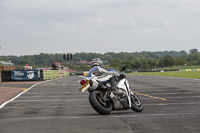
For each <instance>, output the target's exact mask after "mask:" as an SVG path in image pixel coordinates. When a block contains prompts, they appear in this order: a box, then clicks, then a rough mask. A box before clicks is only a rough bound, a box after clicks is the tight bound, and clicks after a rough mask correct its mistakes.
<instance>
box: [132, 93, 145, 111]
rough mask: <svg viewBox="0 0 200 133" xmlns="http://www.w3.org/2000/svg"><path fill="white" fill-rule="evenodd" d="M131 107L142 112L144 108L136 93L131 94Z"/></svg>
mask: <svg viewBox="0 0 200 133" xmlns="http://www.w3.org/2000/svg"><path fill="white" fill-rule="evenodd" d="M131 109H132V110H134V111H135V112H142V111H143V109H144V107H143V105H142V102H141V100H140V98H139V97H138V96H137V95H136V94H134V95H131Z"/></svg>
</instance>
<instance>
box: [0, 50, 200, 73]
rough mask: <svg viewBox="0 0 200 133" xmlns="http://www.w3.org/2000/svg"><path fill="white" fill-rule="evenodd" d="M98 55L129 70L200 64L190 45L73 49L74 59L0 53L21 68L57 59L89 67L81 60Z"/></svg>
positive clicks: (46, 64)
mask: <svg viewBox="0 0 200 133" xmlns="http://www.w3.org/2000/svg"><path fill="white" fill-rule="evenodd" d="M96 57H98V58H101V59H102V60H103V61H104V62H105V63H104V65H106V66H107V67H112V68H114V69H119V68H120V66H121V65H122V64H126V66H127V69H128V70H130V71H144V70H152V69H158V68H163V67H171V66H183V65H186V64H187V65H200V52H198V50H197V49H191V50H190V51H189V53H187V52H185V51H179V52H177V51H163V52H162V51H160V52H147V51H143V52H133V53H128V52H120V53H114V52H108V53H105V54H101V53H84V52H82V53H74V54H73V59H72V60H70V61H66V60H64V59H63V54H47V53H41V54H39V55H24V56H1V57H0V58H1V60H3V61H11V62H12V63H14V64H15V66H16V68H17V69H21V68H22V67H23V66H25V65H26V64H28V65H29V66H33V67H34V68H38V67H51V65H52V63H53V62H54V61H57V62H60V63H61V64H62V65H63V66H65V67H66V66H68V67H70V68H71V69H75V70H89V69H90V67H91V66H90V65H89V64H83V63H80V61H81V60H85V61H88V62H90V61H91V60H92V59H93V58H96Z"/></svg>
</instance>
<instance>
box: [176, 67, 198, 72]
mask: <svg viewBox="0 0 200 133" xmlns="http://www.w3.org/2000/svg"><path fill="white" fill-rule="evenodd" d="M179 71H186V72H189V71H200V69H195V68H193V69H179Z"/></svg>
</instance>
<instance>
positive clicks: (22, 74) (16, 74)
mask: <svg viewBox="0 0 200 133" xmlns="http://www.w3.org/2000/svg"><path fill="white" fill-rule="evenodd" d="M37 79H38V73H37V70H33V71H11V80H22V81H23V80H37Z"/></svg>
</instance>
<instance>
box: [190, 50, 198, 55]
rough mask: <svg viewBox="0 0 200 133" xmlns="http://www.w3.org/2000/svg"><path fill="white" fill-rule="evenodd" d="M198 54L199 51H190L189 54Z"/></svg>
mask: <svg viewBox="0 0 200 133" xmlns="http://www.w3.org/2000/svg"><path fill="white" fill-rule="evenodd" d="M195 53H198V50H197V49H190V51H189V54H195Z"/></svg>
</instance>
